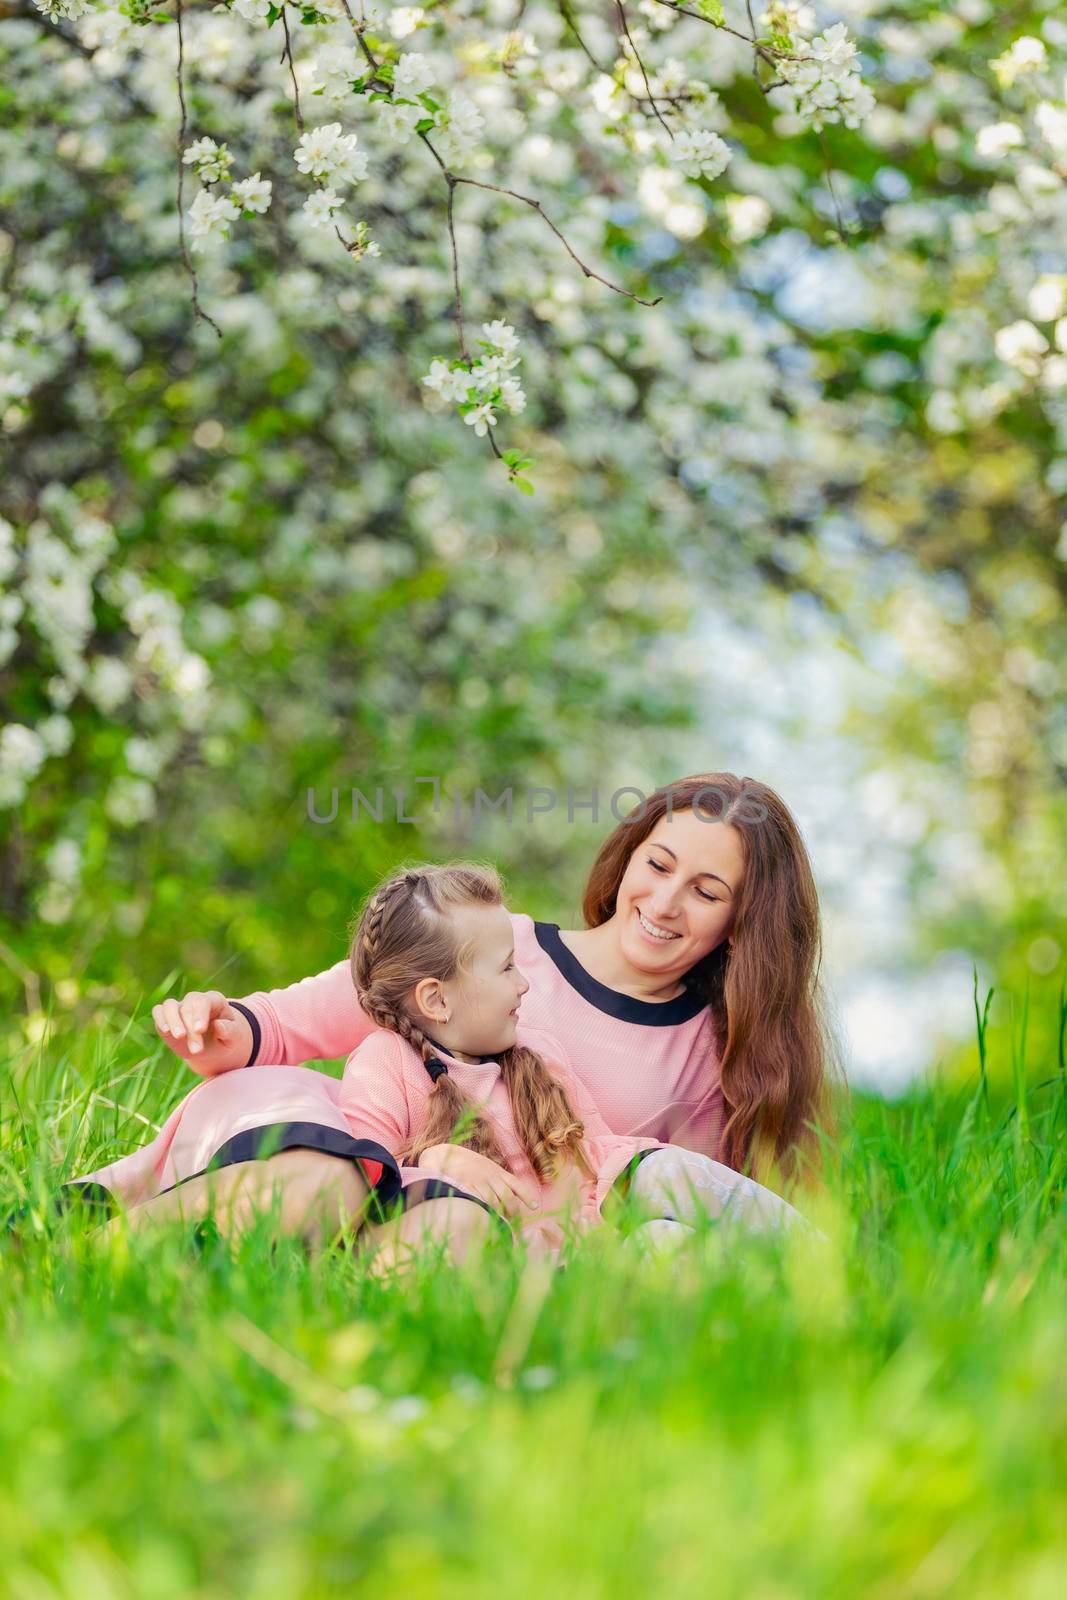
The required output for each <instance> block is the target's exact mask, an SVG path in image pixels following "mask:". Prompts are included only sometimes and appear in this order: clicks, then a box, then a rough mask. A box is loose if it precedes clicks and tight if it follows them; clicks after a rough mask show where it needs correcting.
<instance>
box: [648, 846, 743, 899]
mask: <svg viewBox="0 0 1067 1600" xmlns="http://www.w3.org/2000/svg"><path fill="white" fill-rule="evenodd" d="M648 842H649V844H654V845H655V847H656V849H657V850H666V852H667V854H668V855H669V856H670V857H672V859H673V860H675V861H677V859H678V857H677V856H676V855H675V854H674V851H673V850H672V849H671V847H670V845H669V844H660V842H659V840H658V839H650V840H649V841H648ZM697 877H698V878H714V879H715V882H716V883H721V884H722V886H723V888H724V889H730V885H729V884H728V883H727V881H726V879H725V878H720V877H719V874H718V873H717V872H698V873H697ZM733 892H734V891H733V890H732V889H730V893H731V894H733Z"/></svg>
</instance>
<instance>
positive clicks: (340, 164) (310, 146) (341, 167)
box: [293, 122, 367, 186]
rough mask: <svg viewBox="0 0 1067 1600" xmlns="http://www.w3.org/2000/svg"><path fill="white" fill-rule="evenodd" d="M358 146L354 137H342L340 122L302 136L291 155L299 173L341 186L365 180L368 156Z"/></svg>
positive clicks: (328, 123) (349, 134)
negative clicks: (361, 179)
mask: <svg viewBox="0 0 1067 1600" xmlns="http://www.w3.org/2000/svg"><path fill="white" fill-rule="evenodd" d="M358 145H359V140H358V138H357V136H356V135H355V134H354V133H343V132H342V130H341V124H340V123H339V122H326V123H322V124H321V125H320V126H319V127H317V128H312V129H311V131H310V132H309V133H304V134H302V135H301V138H300V143H299V144H298V145H297V147H296V150H295V151H294V152H293V155H294V158H295V160H296V164H297V166H298V167H299V168H300V171H301V172H305V173H307V174H308V175H309V176H310V177H312V178H318V179H320V180H322V179H325V180H328V182H329V183H330V184H331V185H335V184H336V185H338V186H343V185H344V184H348V183H355V182H356V181H357V180H358V179H360V178H365V177H366V176H367V155H366V152H365V151H363V150H360V149H359V148H358Z"/></svg>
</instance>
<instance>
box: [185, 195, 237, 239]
mask: <svg viewBox="0 0 1067 1600" xmlns="http://www.w3.org/2000/svg"><path fill="white" fill-rule="evenodd" d="M240 215H241V213H240V211H239V210H238V209H237V207H236V205H234V203H233V201H232V200H231V199H230V197H229V195H226V194H213V193H211V191H210V190H208V189H201V191H200V193H199V194H198V195H197V197H196V199H195V200H194V201H193V203H192V205H191V206H190V207H189V210H188V211H187V213H186V216H187V217H188V220H189V242H190V244H191V245H192V247H193V249H194V250H202V249H203V248H204V247H205V246H206V245H207V244H208V243H209V242H210V241H212V240H213V239H215V238H217V237H222V238H225V237H226V236H227V235H228V233H229V225H230V223H231V222H236V220H237V218H238V217H239V216H240Z"/></svg>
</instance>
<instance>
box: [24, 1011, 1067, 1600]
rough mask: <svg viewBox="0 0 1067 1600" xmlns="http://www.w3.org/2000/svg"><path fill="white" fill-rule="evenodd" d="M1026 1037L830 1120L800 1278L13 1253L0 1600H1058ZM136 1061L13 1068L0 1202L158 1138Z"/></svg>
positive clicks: (1062, 1158)
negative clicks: (386, 1272) (367, 1270)
mask: <svg viewBox="0 0 1067 1600" xmlns="http://www.w3.org/2000/svg"><path fill="white" fill-rule="evenodd" d="M1018 1021H1019V1018H1018V1015H1017V1016H1016V1026H1015V1028H1014V1029H1013V1030H1011V1031H1010V1037H1007V1038H1004V1037H997V1038H995V1037H993V1036H992V1035H990V1034H989V1033H988V1031H987V1032H986V1033H984V1034H983V1039H982V1052H983V1053H982V1061H981V1068H980V1071H976V1072H975V1075H974V1076H973V1078H972V1079H971V1080H970V1081H969V1082H960V1083H958V1084H956V1085H955V1086H952V1085H949V1084H948V1083H947V1082H945V1081H943V1080H940V1079H937V1080H932V1081H931V1082H930V1083H928V1084H927V1085H925V1086H921V1087H917V1088H916V1089H915V1091H914V1092H913V1093H911V1094H910V1095H909V1096H908V1097H907V1098H905V1099H904V1100H902V1101H900V1102H899V1103H897V1104H895V1105H892V1106H889V1105H884V1104H882V1103H880V1102H877V1101H873V1100H867V1099H863V1098H860V1097H856V1098H854V1099H853V1101H852V1104H851V1105H850V1106H849V1107H847V1108H845V1109H844V1110H843V1113H842V1127H841V1131H840V1136H839V1140H838V1148H837V1157H836V1163H835V1165H836V1171H835V1175H834V1177H833V1180H832V1186H831V1188H832V1195H831V1200H830V1202H829V1203H828V1204H827V1205H826V1207H825V1208H824V1209H823V1210H821V1211H820V1212H819V1214H818V1220H819V1221H820V1223H821V1225H822V1226H823V1227H824V1228H825V1229H826V1231H827V1232H828V1233H829V1234H830V1236H831V1238H832V1247H831V1248H830V1250H829V1251H825V1250H824V1251H822V1252H821V1253H818V1252H817V1253H815V1254H812V1253H811V1251H810V1249H808V1248H806V1247H804V1246H800V1245H798V1246H796V1247H792V1248H783V1247H782V1246H781V1245H776V1244H775V1243H774V1242H773V1241H770V1240H753V1241H750V1242H748V1243H746V1245H745V1246H744V1248H743V1250H736V1249H735V1250H733V1251H731V1250H730V1249H728V1248H726V1246H725V1243H724V1240H723V1239H722V1238H721V1237H719V1236H718V1235H716V1233H715V1232H714V1230H712V1231H711V1232H710V1233H709V1235H708V1236H707V1238H705V1239H704V1240H702V1241H701V1242H700V1245H699V1246H698V1247H697V1248H695V1249H693V1250H692V1251H690V1252H689V1253H688V1254H687V1255H686V1256H685V1257H683V1258H681V1259H680V1260H679V1261H678V1263H677V1264H676V1265H674V1266H672V1265H671V1263H670V1262H667V1261H658V1262H657V1261H652V1262H647V1263H642V1262H641V1261H640V1260H639V1259H637V1258H636V1257H635V1256H634V1255H632V1254H630V1253H628V1251H627V1249H626V1248H625V1247H624V1246H622V1245H621V1244H620V1242H619V1239H618V1237H617V1236H616V1235H615V1234H614V1233H608V1232H607V1231H606V1230H605V1232H604V1233H603V1234H601V1235H599V1236H597V1237H596V1238H595V1239H592V1240H590V1241H587V1243H586V1245H585V1246H584V1248H583V1249H582V1250H581V1251H580V1252H579V1253H578V1254H576V1255H575V1256H574V1257H573V1259H572V1260H571V1261H570V1263H569V1265H568V1266H567V1268H566V1270H565V1271H563V1272H558V1273H556V1274H554V1275H549V1276H544V1275H542V1274H541V1273H540V1272H538V1271H537V1270H536V1269H527V1270H525V1271H523V1270H522V1269H521V1267H520V1265H519V1264H518V1263H517V1262H516V1261H515V1260H514V1259H513V1258H511V1257H509V1256H507V1255H506V1254H504V1253H503V1252H498V1253H496V1254H494V1256H493V1257H492V1258H491V1259H489V1260H487V1261H485V1262H484V1263H483V1264H482V1266H481V1268H480V1269H479V1270H478V1271H476V1272H471V1273H468V1274H455V1273H447V1272H444V1271H442V1270H438V1269H434V1268H433V1267H432V1266H427V1268H426V1269H425V1270H424V1271H422V1272H421V1273H420V1274H419V1275H418V1276H417V1277H416V1278H414V1279H412V1280H411V1281H410V1282H408V1283H407V1284H406V1285H405V1286H404V1287H403V1288H399V1287H396V1286H392V1287H390V1286H386V1285H380V1284H375V1283H373V1282H369V1281H367V1280H366V1279H365V1278H364V1277H363V1276H362V1275H361V1272H360V1269H359V1267H358V1264H357V1263H356V1262H355V1261H354V1260H352V1259H351V1258H343V1257H333V1258H326V1259H321V1260H318V1261H315V1262H311V1263H309V1262H307V1261H306V1260H305V1259H303V1257H302V1256H301V1255H300V1254H299V1253H298V1251H297V1250H296V1249H295V1248H291V1247H289V1246H284V1247H282V1248H279V1249H276V1250H273V1251H272V1250H271V1249H270V1248H269V1247H268V1246H267V1245H266V1244H265V1243H264V1241H263V1240H262V1239H259V1238H256V1237H250V1238H249V1239H247V1240H246V1241H245V1242H244V1243H243V1244H242V1245H241V1246H240V1247H239V1248H237V1249H236V1250H234V1251H233V1252H232V1253H231V1252H230V1251H229V1250H228V1249H227V1248H226V1247H225V1246H223V1245H221V1244H219V1245H210V1246H208V1247H207V1248H206V1249H205V1250H204V1251H203V1252H202V1253H197V1252H196V1251H195V1250H193V1249H192V1248H190V1246H189V1245H188V1243H187V1242H186V1240H185V1238H184V1237H183V1235H182V1233H181V1232H180V1231H178V1230H175V1229H160V1230H159V1231H158V1232H157V1233H153V1234H148V1235H137V1236H133V1235H131V1236H130V1237H129V1238H128V1239H126V1240H119V1241H118V1242H116V1243H115V1244H113V1245H104V1244H102V1242H101V1239H100V1236H99V1235H97V1234H93V1233H92V1232H91V1231H87V1230H86V1229H85V1227H84V1226H83V1225H81V1224H79V1223H78V1221H77V1220H76V1219H73V1218H67V1219H65V1220H61V1221H59V1222H58V1223H56V1224H50V1223H46V1222H45V1221H43V1220H42V1221H41V1222H40V1225H39V1227H38V1228H37V1229H35V1230H33V1231H31V1233H30V1236H29V1237H28V1238H27V1240H26V1242H25V1245H24V1247H23V1249H22V1250H21V1252H16V1251H14V1250H13V1249H11V1248H10V1247H9V1246H0V1318H2V1324H0V1593H3V1594H4V1595H5V1596H6V1595H10V1596H12V1597H14V1600H43V1597H46V1596H52V1595H63V1596H68V1595H69V1596H71V1597H74V1596H77V1597H78V1600H126V1597H137V1600H141V1597H151V1600H170V1597H172V1596H173V1597H175V1600H177V1597H181V1600H190V1597H197V1600H208V1597H211V1600H216V1597H217V1600H233V1597H235V1596H239V1597H242V1600H243V1597H256V1600H260V1597H262V1600H267V1597H269V1600H274V1597H277V1600H283V1597H284V1600H303V1597H305V1596H306V1597H312V1596H313V1597H319V1596H324V1597H325V1596H333V1595H338V1596H341V1595H345V1596H352V1595H362V1594H367V1595H370V1594H374V1595H376V1596H378V1595H382V1594H383V1593H385V1592H386V1586H387V1585H389V1584H398V1585H403V1587H404V1591H405V1593H407V1594H409V1595H414V1596H417V1597H422V1596H426V1597H434V1600H436V1597H441V1600H453V1597H455V1600H461V1597H462V1600H470V1597H478V1600H480V1597H483V1596H484V1597H486V1600H488V1597H490V1596H492V1597H494V1600H496V1597H498V1596H504V1597H506V1600H523V1597H526V1596H531V1597H532V1596H534V1595H538V1596H540V1595H548V1596H556V1595H561V1596H563V1595H565V1596H568V1597H570V1596H578V1597H582V1600H599V1597H601V1596H604V1597H607V1596H613V1597H614V1596H627V1597H628V1596H630V1595H645V1594H653V1593H654V1594H657V1595H664V1596H667V1597H669V1600H674V1597H688V1596H693V1597H697V1596H699V1597H702V1600H703V1597H706V1596H708V1595H720V1594H721V1595H723V1596H731V1597H732V1596H734V1595H743V1596H744V1597H745V1600H787V1597H793V1596H805V1597H806V1596H833V1597H838V1596H846V1597H848V1596H857V1595H862V1596H871V1597H876V1600H905V1597H923V1596H930V1597H934V1596H936V1597H941V1596H946V1595H960V1596H969V1597H970V1596H986V1595H989V1596H991V1597H992V1596H996V1597H997V1600H1014V1597H1024V1596H1025V1597H1027V1600H1045V1597H1048V1600H1053V1597H1055V1600H1059V1597H1060V1595H1062V1594H1063V1592H1064V1589H1065V1573H1067V1516H1065V1509H1067V1508H1065V1504H1064V1501H1065V1494H1064V1485H1065V1482H1067V1382H1065V1378H1064V1371H1065V1365H1064V1324H1065V1311H1064V1308H1065V1305H1067V1300H1065V1294H1064V1291H1065V1287H1067V1285H1065V1270H1064V1269H1065V1264H1067V1226H1065V1215H1064V1177H1065V1170H1067V1154H1065V1149H1067V1146H1065V1140H1064V1134H1065V1131H1067V1079H1065V1076H1064V1071H1063V1065H1062V1061H1061V1060H1058V1059H1056V1052H1055V1050H1054V1051H1053V1058H1052V1059H1051V1060H1050V1061H1048V1062H1047V1064H1046V1065H1047V1070H1045V1071H1042V1070H1034V1068H1033V1067H1032V1066H1031V1067H1029V1068H1028V1066H1027V1063H1026V1061H1025V1057H1024V1056H1023V1055H1021V1054H1020V1048H1019V1046H1020V1040H1019V1030H1018ZM1054 1032H1055V1030H1054ZM1032 1036H1033V1035H1032ZM1061 1037H1062V1035H1061ZM146 1039H147V1034H144V1033H141V1032H138V1030H137V1029H136V1028H131V1029H129V1030H127V1031H126V1032H125V1033H123V1034H120V1035H119V1036H118V1037H112V1036H110V1035H108V1034H107V1033H106V1032H105V1031H101V1032H99V1033H98V1034H96V1035H94V1036H91V1037H90V1038H84V1037H83V1038H82V1039H81V1040H80V1041H78V1042H74V1043H70V1044H61V1043H59V1042H57V1041H55V1040H53V1041H52V1043H50V1044H48V1045H47V1046H46V1047H44V1048H43V1049H40V1050H38V1051H36V1052H34V1053H33V1055H32V1058H31V1057H27V1058H22V1059H19V1060H17V1061H16V1062H14V1063H12V1064H11V1066H10V1067H9V1069H8V1070H7V1073H6V1076H0V1106H2V1119H3V1120H2V1126H0V1207H3V1208H4V1209H5V1210H6V1209H9V1207H10V1204H12V1203H15V1202H17V1201H18V1200H20V1199H24V1198H26V1196H27V1194H28V1195H29V1196H30V1197H31V1202H32V1203H34V1204H35V1205H37V1209H38V1212H39V1213H40V1214H41V1216H42V1217H43V1210H42V1208H41V1207H40V1205H39V1201H40V1199H41V1198H42V1197H43V1195H44V1194H45V1193H46V1191H47V1188H48V1187H49V1185H50V1183H51V1182H52V1181H53V1180H54V1178H55V1175H56V1173H57V1172H59V1171H61V1170H63V1169H64V1168H65V1170H66V1172H67V1173H68V1174H72V1173H74V1172H76V1171H79V1170H81V1171H84V1170H86V1169H87V1168H88V1167H89V1166H91V1165H92V1164H94V1163H95V1162H96V1161H98V1160H100V1159H101V1158H106V1157H107V1156H109V1155H110V1154H113V1153H116V1152H118V1151H121V1150H123V1149H126V1148H129V1147H130V1145H131V1144H132V1143H133V1142H135V1141H140V1140H141V1139H142V1138H144V1137H147V1136H148V1133H149V1129H148V1128H147V1127H146V1126H145V1124H144V1123H142V1122H139V1121H138V1120H137V1117H136V1116H135V1115H133V1113H139V1115H140V1116H142V1117H147V1118H148V1119H149V1121H152V1122H159V1121H161V1120H162V1114H163V1113H164V1111H165V1109H166V1108H167V1107H168V1106H169V1105H171V1104H172V1103H173V1101H174V1099H175V1097H176V1095H177V1093H178V1092H179V1091H180V1090H181V1089H182V1088H184V1087H185V1086H187V1084H188V1083H189V1082H190V1081H191V1080H190V1079H189V1078H188V1076H187V1075H186V1074H185V1072H184V1069H183V1068H182V1067H181V1066H180V1065H179V1064H175V1063H174V1062H173V1058H169V1057H167V1058H164V1057H163V1056H162V1055H161V1054H160V1052H159V1051H158V1050H156V1049H155V1048H154V1047H149V1048H148V1050H147V1051H141V1052H140V1053H139V1051H138V1045H139V1043H143V1042H144V1041H145V1040H146ZM1023 1047H1024V1048H1025V1042H1023ZM977 1060H978V1058H977V1057H976V1064H977ZM1046 1080H1047V1081H1046ZM94 1094H95V1095H103V1096H104V1097H105V1099H106V1100H107V1101H110V1102H113V1104H114V1106H117V1107H121V1108H124V1109H118V1110H116V1109H112V1107H110V1106H108V1105H105V1104H103V1103H101V1101H100V1100H99V1099H98V1098H97V1099H94V1098H93V1096H94ZM34 1197H36V1199H34Z"/></svg>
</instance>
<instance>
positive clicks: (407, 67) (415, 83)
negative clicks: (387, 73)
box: [393, 50, 434, 99]
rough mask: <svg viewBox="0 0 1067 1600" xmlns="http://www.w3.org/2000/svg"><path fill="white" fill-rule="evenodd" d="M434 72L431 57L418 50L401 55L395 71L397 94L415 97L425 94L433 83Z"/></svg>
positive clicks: (394, 86) (394, 78)
mask: <svg viewBox="0 0 1067 1600" xmlns="http://www.w3.org/2000/svg"><path fill="white" fill-rule="evenodd" d="M433 81H434V72H433V67H432V66H431V64H430V61H429V58H428V57H427V56H424V55H420V54H419V52H418V51H417V50H411V51H408V52H407V53H406V54H405V55H402V56H401V57H400V60H399V61H398V62H397V64H396V67H395V69H394V72H393V88H394V90H395V91H396V93H397V94H400V95H406V96H408V97H409V98H412V99H413V98H414V97H415V96H416V95H419V94H423V93H424V92H425V91H426V90H427V89H428V88H429V87H430V85H431V84H432V83H433Z"/></svg>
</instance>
